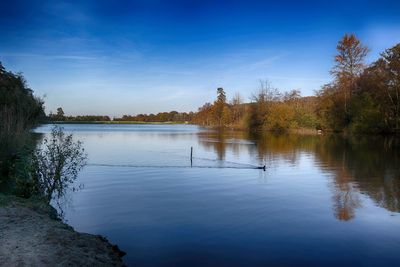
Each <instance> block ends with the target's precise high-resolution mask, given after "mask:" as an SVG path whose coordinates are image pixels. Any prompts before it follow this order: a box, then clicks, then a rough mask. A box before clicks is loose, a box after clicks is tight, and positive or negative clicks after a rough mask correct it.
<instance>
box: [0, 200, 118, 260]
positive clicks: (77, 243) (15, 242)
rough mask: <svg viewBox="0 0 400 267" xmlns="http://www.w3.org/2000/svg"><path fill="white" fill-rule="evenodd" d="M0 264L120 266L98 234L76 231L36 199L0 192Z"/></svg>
mask: <svg viewBox="0 0 400 267" xmlns="http://www.w3.org/2000/svg"><path fill="white" fill-rule="evenodd" d="M0 240H1V242H0V266H124V265H123V262H122V260H121V257H120V256H122V252H120V251H119V250H118V248H117V247H116V246H112V245H111V244H110V243H109V242H108V241H107V240H106V239H104V238H103V237H101V236H95V235H90V234H84V233H78V232H75V231H74V230H73V228H72V227H70V226H68V225H66V224H64V223H63V222H61V221H60V220H57V218H56V214H55V211H54V210H53V209H52V208H51V207H49V206H47V205H45V204H43V203H41V202H37V201H32V200H25V199H20V198H16V197H9V196H2V195H0Z"/></svg>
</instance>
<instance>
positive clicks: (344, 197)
mask: <svg viewBox="0 0 400 267" xmlns="http://www.w3.org/2000/svg"><path fill="white" fill-rule="evenodd" d="M398 149H399V144H398V141H396V140H395V139H393V138H372V137H368V138H367V137H364V138H360V137H357V138H348V139H343V138H341V137H338V136H332V137H327V138H324V139H322V142H321V143H320V144H319V145H318V146H317V147H316V150H315V154H316V156H317V159H318V160H319V161H320V163H321V166H322V168H323V169H324V170H326V171H329V172H333V174H334V184H335V186H334V187H335V189H334V192H335V193H334V194H335V197H334V198H335V199H336V200H337V202H336V203H335V207H336V208H337V209H336V213H337V214H341V215H340V216H339V218H340V219H346V216H345V214H349V215H351V214H352V212H353V211H352V210H354V208H356V207H358V206H359V201H358V200H357V199H356V196H355V195H356V194H358V193H359V192H362V193H365V194H366V195H368V196H369V197H370V198H371V199H372V200H373V201H375V202H376V203H377V204H378V205H379V206H381V207H383V208H385V209H387V210H389V211H394V212H400V205H399V199H400V192H399V190H400V165H399V158H400V157H399V156H400V155H399V150H398ZM341 209H347V210H346V211H344V210H341ZM343 216H344V217H343ZM349 218H351V217H349Z"/></svg>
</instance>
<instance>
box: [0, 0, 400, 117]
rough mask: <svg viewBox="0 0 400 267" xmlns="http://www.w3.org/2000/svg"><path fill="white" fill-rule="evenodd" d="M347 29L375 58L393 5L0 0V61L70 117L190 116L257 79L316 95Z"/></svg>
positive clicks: (398, 19) (392, 19) (397, 7)
mask: <svg viewBox="0 0 400 267" xmlns="http://www.w3.org/2000/svg"><path fill="white" fill-rule="evenodd" d="M345 33H355V34H356V35H357V36H358V37H359V38H360V39H361V40H362V41H363V42H364V43H365V44H366V45H367V46H368V47H369V48H370V49H371V52H370V54H369V56H368V61H369V62H371V61H373V60H375V59H376V58H377V57H378V55H379V53H380V52H381V51H382V50H383V49H385V48H389V47H391V46H393V45H395V44H396V43H399V42H400V1H386V0H380V1H367V0H364V1H350V0H347V1H323V0H320V1H288V0H281V1H251V0H248V1H218V0H214V1H208V0H203V1H190V0H186V1H167V0H164V1H162V0H147V1H145V0H136V1H104V0H93V1H84V0H81V1H42V0H35V1H20V0H13V1H5V0H2V1H0V61H1V62H2V63H3V65H5V67H6V68H7V69H10V70H12V71H15V72H18V71H21V72H23V74H24V75H25V77H26V78H27V80H28V83H29V85H30V86H31V87H32V88H33V89H34V91H35V93H36V94H37V95H39V96H44V95H46V97H45V101H46V111H47V112H49V111H55V110H56V108H57V107H59V106H61V107H63V108H64V111H65V112H66V114H68V115H76V114H106V115H111V116H120V115H122V114H137V113H150V112H152V113H156V112H160V111H170V110H177V111H195V110H197V108H198V107H199V106H201V105H202V104H203V103H204V102H211V101H213V100H214V98H215V94H216V89H217V87H223V88H224V89H225V90H226V92H227V95H228V97H231V96H233V95H234V93H235V92H240V93H241V95H242V96H243V97H244V98H245V99H249V97H250V96H251V95H252V93H253V92H255V91H256V90H257V88H258V84H259V80H260V79H268V80H269V81H270V82H271V83H272V85H273V86H274V87H277V88H279V89H281V90H290V89H299V90H300V91H301V92H302V94H303V95H312V94H313V93H314V90H317V89H319V88H320V87H321V85H323V84H324V83H327V82H329V81H330V79H331V77H330V75H329V70H330V68H331V67H332V64H333V56H334V54H335V47H336V43H337V41H338V40H339V39H340V37H342V36H343V35H344V34H345Z"/></svg>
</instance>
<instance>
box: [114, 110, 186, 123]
mask: <svg viewBox="0 0 400 267" xmlns="http://www.w3.org/2000/svg"><path fill="white" fill-rule="evenodd" d="M192 118H193V112H189V113H186V112H178V111H171V112H160V113H157V114H138V115H135V116H132V115H123V116H122V117H121V118H114V119H113V120H114V121H137V122H190V121H192Z"/></svg>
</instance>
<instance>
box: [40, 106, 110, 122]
mask: <svg viewBox="0 0 400 267" xmlns="http://www.w3.org/2000/svg"><path fill="white" fill-rule="evenodd" d="M47 119H48V121H51V122H64V121H65V122H74V121H76V122H85V121H86V122H95V121H111V119H110V117H109V116H103V115H78V116H65V113H64V110H63V109H62V108H61V107H59V108H57V113H55V114H53V113H52V112H50V114H49V116H48V117H47Z"/></svg>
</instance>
